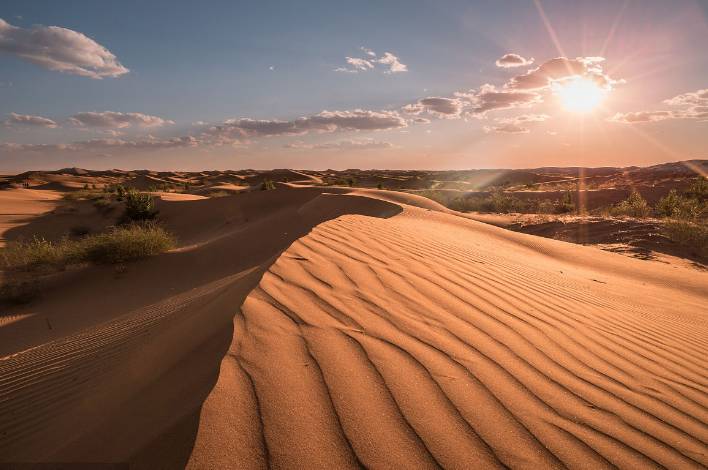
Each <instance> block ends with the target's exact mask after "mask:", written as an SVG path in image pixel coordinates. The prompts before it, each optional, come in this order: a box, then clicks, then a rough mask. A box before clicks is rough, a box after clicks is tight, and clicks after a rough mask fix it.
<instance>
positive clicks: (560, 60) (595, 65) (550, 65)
mask: <svg viewBox="0 0 708 470" xmlns="http://www.w3.org/2000/svg"><path fill="white" fill-rule="evenodd" d="M604 60H605V59H604V58H602V57H576V58H575V59H568V58H567V57H556V58H555V59H550V60H547V61H546V62H544V63H543V64H541V65H540V66H538V67H536V68H535V69H532V70H529V71H528V72H526V73H524V74H521V75H517V76H516V77H513V78H512V79H511V80H509V81H508V82H507V83H506V85H504V88H507V89H515V90H541V89H544V88H547V87H549V86H550V85H551V83H552V82H553V81H556V80H563V79H567V78H570V77H583V78H586V79H589V80H592V81H594V82H595V83H597V84H598V85H599V86H600V87H602V88H603V89H605V90H610V89H612V87H613V85H615V84H618V83H622V80H614V79H612V78H610V76H609V75H607V74H606V73H605V72H604V70H603V68H602V65H601V63H602V62H603V61H604Z"/></svg>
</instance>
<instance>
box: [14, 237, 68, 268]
mask: <svg viewBox="0 0 708 470" xmlns="http://www.w3.org/2000/svg"><path fill="white" fill-rule="evenodd" d="M75 248H76V246H75V245H74V243H72V242H71V241H69V240H62V241H61V242H59V243H52V242H50V241H47V240H45V239H44V238H41V237H36V236H35V237H33V238H32V239H31V240H29V241H18V242H11V243H8V244H7V246H6V247H5V249H3V250H2V255H1V260H0V261H1V262H2V267H3V268H4V269H10V270H18V271H33V270H42V269H62V268H64V266H66V265H67V264H70V263H71V262H72V261H73V260H74V258H75V254H76V251H75Z"/></svg>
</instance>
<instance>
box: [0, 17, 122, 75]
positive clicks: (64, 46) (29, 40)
mask: <svg viewBox="0 0 708 470" xmlns="http://www.w3.org/2000/svg"><path fill="white" fill-rule="evenodd" d="M0 52H5V53H8V54H13V55H16V56H18V57H20V58H22V59H25V60H27V61H29V62H32V63H34V64H37V65H40V66H42V67H44V68H47V69H49V70H54V71H59V72H65V73H69V74H73V75H81V76H84V77H90V78H95V79H100V78H104V77H119V76H121V75H124V74H126V73H128V72H129V70H128V69H127V68H125V67H124V66H123V65H122V64H121V63H120V62H118V59H117V58H116V56H115V55H113V54H112V53H111V52H110V51H109V50H108V49H106V48H105V47H103V46H101V45H100V44H98V43H97V42H96V41H94V40H93V39H91V38H89V37H87V36H85V35H84V34H81V33H79V32H77V31H73V30H71V29H66V28H60V27H58V26H41V25H36V26H32V27H31V28H20V27H17V26H13V25H11V24H9V23H8V22H6V21H5V20H3V19H0Z"/></svg>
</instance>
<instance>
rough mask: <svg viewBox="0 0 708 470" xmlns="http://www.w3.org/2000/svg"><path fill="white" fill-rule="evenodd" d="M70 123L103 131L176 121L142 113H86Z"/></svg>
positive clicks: (75, 117) (152, 125) (72, 119)
mask: <svg viewBox="0 0 708 470" xmlns="http://www.w3.org/2000/svg"><path fill="white" fill-rule="evenodd" d="M69 121H70V122H71V123H72V124H74V125H76V126H81V127H95V128H102V129H124V128H127V127H133V126H135V127H144V128H147V127H161V126H164V125H166V124H174V121H169V120H165V119H162V118H161V117H157V116H150V115H149V114H142V113H118V112H114V111H104V112H100V113H98V112H86V113H78V114H74V115H73V116H71V117H70V118H69Z"/></svg>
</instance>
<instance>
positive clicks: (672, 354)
mask: <svg viewBox="0 0 708 470" xmlns="http://www.w3.org/2000/svg"><path fill="white" fill-rule="evenodd" d="M489 231H498V229H494V228H490V227H484V226H481V225H480V224H477V223H475V222H471V221H466V220H461V219H460V218H456V217H454V216H449V215H446V214H440V213H435V212H430V211H423V210H421V209H418V208H413V207H410V206H408V207H407V208H406V210H405V212H404V213H403V214H401V215H398V216H396V217H394V218H391V219H375V218H366V217H361V216H343V217H340V218H338V219H336V220H332V221H329V222H325V223H323V224H321V225H319V226H318V227H316V228H315V229H314V230H313V231H312V232H311V233H310V234H308V235H307V236H305V237H303V238H301V239H299V240H298V241H296V242H295V243H293V244H292V245H291V246H290V248H288V250H287V251H286V252H285V253H283V254H282V255H281V256H280V257H279V258H278V260H277V262H276V263H275V264H274V265H273V266H271V268H270V269H269V270H268V272H266V273H265V275H264V276H263V279H262V280H261V282H260V284H259V286H258V287H257V288H256V289H255V290H254V291H252V292H251V294H250V295H249V296H248V297H247V298H246V300H245V302H244V304H243V307H242V313H241V314H239V315H237V317H236V319H235V322H234V324H235V326H234V339H233V342H232V344H231V346H230V348H229V352H228V354H227V356H226V357H225V358H224V360H223V361H222V364H221V375H220V377H219V380H218V382H217V384H216V386H215V388H214V390H213V392H212V393H211V395H210V396H209V398H208V399H207V401H206V402H205V405H204V407H203V410H202V415H201V422H200V427H199V432H198V435H197V438H196V443H195V448H194V451H193V453H192V455H191V458H190V467H191V468H205V467H210V468H228V467H235V466H240V465H242V466H245V467H252V468H264V467H267V466H274V467H288V468H295V467H300V468H327V467H329V468H332V467H336V468H348V467H352V468H354V467H358V466H360V465H363V466H365V467H368V468H382V467H387V466H392V467H396V468H411V467H415V468H423V467H430V468H436V467H438V466H442V467H444V468H503V467H510V468H563V467H571V468H611V467H613V466H618V467H621V468H653V467H656V468H659V467H662V466H663V467H668V468H701V467H702V466H703V465H706V464H707V463H708V459H707V456H706V454H705V449H706V447H705V443H706V440H708V431H707V430H706V427H705V419H706V414H705V413H706V408H705V407H706V404H708V400H706V386H708V383H707V382H708V381H706V367H707V366H708V363H706V359H705V355H704V354H703V352H704V351H705V346H706V341H705V338H706V330H705V325H706V323H705V317H704V312H702V311H701V307H702V306H705V300H706V299H705V296H704V295H703V296H701V295H698V294H697V292H699V291H697V290H696V287H698V286H700V284H697V283H696V280H695V279H693V280H692V279H691V276H695V273H688V272H686V273H676V275H674V276H673V278H672V279H671V283H667V284H673V286H672V287H671V286H669V285H661V284H656V283H653V282H651V281H650V282H647V283H645V284H646V285H642V284H641V283H639V282H637V281H636V280H635V279H633V277H631V276H624V275H622V274H617V273H616V272H613V269H612V268H613V267H614V266H613V265H614V264H615V263H621V264H624V265H625V268H627V269H628V270H631V269H639V268H640V267H644V266H643V265H641V261H635V260H628V259H624V258H622V259H619V257H617V256H612V255H607V254H605V253H597V252H596V251H595V250H592V249H588V248H582V247H575V246H572V247H569V246H566V244H563V243H557V242H549V241H547V240H537V239H533V241H534V242H537V243H539V244H540V245H541V246H542V248H543V249H544V250H545V251H546V252H547V253H545V254H544V253H543V250H538V251H532V250H530V249H528V248H527V247H524V246H522V245H519V244H518V243H516V242H515V241H514V240H513V239H506V240H505V239H504V237H505V236H508V235H509V234H508V232H501V231H498V232H497V233H496V235H497V236H496V237H494V243H490V238H491V237H489V236H488V235H487V234H485V232H489ZM515 237H519V236H518V235H514V237H512V238H515ZM520 237H524V236H520ZM525 238H527V239H531V237H525ZM569 249H570V250H572V251H573V252H574V254H575V260H574V261H572V260H569V259H567V258H566V257H565V256H562V255H565V253H563V252H565V251H567V250H569ZM549 254H550V255H551V256H548V255H549ZM559 258H561V259H559ZM646 269H649V270H651V269H653V267H651V268H646ZM647 274H648V276H647V279H652V275H653V274H656V273H651V272H650V273H647ZM698 276H699V277H701V279H700V281H699V282H703V283H704V282H705V275H704V274H699V275H698ZM656 279H658V277H657V278H656ZM703 285H705V284H703ZM226 443H229V444H226ZM238 443H240V444H238ZM222 444H224V445H223V446H222ZM245 462H248V465H243V464H244V463H245Z"/></svg>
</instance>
